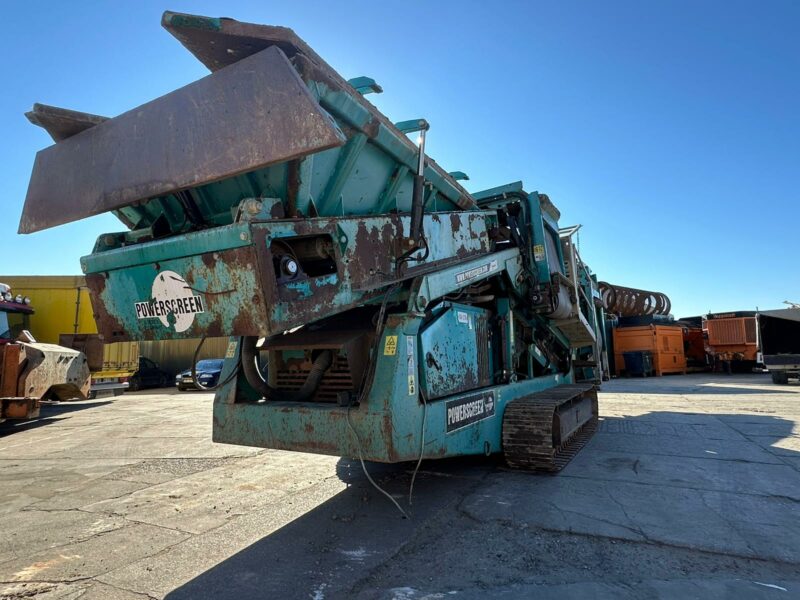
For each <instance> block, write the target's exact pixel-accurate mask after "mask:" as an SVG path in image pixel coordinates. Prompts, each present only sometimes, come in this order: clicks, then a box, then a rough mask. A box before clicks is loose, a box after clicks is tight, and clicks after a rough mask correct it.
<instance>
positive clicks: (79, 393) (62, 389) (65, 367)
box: [18, 343, 90, 400]
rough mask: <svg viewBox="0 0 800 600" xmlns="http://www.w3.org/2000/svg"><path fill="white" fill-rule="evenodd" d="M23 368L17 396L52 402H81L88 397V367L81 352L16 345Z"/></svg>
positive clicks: (43, 345) (48, 345) (59, 347)
mask: <svg viewBox="0 0 800 600" xmlns="http://www.w3.org/2000/svg"><path fill="white" fill-rule="evenodd" d="M20 345H21V346H22V351H23V353H24V355H25V359H26V360H25V364H24V367H23V369H22V372H21V374H20V383H19V390H18V392H19V395H20V396H24V397H26V398H37V399H41V398H54V399H56V400H72V399H75V398H79V399H85V398H86V397H87V396H88V393H89V385H90V378H89V366H88V364H87V363H86V356H84V354H83V353H82V352H78V351H77V350H72V349H71V348H64V347H63V346H56V345H55V344H38V343H33V344H28V343H23V344H20Z"/></svg>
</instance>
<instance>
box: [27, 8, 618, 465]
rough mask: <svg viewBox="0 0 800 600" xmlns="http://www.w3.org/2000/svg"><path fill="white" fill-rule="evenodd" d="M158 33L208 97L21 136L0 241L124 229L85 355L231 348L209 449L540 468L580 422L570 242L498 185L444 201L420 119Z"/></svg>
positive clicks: (305, 58)
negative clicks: (98, 342)
mask: <svg viewBox="0 0 800 600" xmlns="http://www.w3.org/2000/svg"><path fill="white" fill-rule="evenodd" d="M162 24H163V26H164V27H165V28H166V29H167V30H168V31H169V32H170V33H171V34H173V35H174V36H175V37H176V38H177V39H178V40H179V41H180V42H181V43H182V44H183V45H184V46H185V47H186V48H187V49H188V50H189V51H190V52H191V53H192V54H194V55H195V56H196V57H197V58H198V59H199V60H200V61H201V62H202V63H203V64H204V65H206V66H207V67H208V68H209V69H210V70H211V71H212V73H211V75H209V76H207V77H205V78H203V79H201V80H199V81H196V82H194V83H191V84H189V85H187V86H185V87H183V88H180V89H178V90H176V91H174V92H172V93H170V94H167V95H166V96H163V97H161V98H158V99H156V100H153V101H152V102H149V103H147V104H144V105H142V106H140V107H138V108H136V109H134V110H132V111H130V112H127V113H125V114H122V115H119V116H117V117H114V118H111V119H108V118H105V117H102V116H98V115H91V114H86V113H78V112H75V111H69V110H65V109H60V108H55V107H49V106H44V105H36V106H35V107H34V109H33V111H32V112H31V113H29V114H28V117H29V119H30V120H31V121H32V122H34V123H36V124H37V125H40V126H42V127H44V128H45V129H47V130H48V131H49V132H50V133H51V135H52V136H53V138H54V139H55V140H56V143H55V144H54V145H53V146H50V147H48V148H46V149H44V150H42V151H40V152H39V153H38V154H37V158H36V162H35V165H34V169H33V174H32V177H31V182H30V186H29V189H28V195H27V198H26V202H25V209H24V212H23V215H22V219H21V223H20V232H22V233H30V232H35V231H38V230H41V229H45V228H47V227H53V226H56V225H59V224H62V223H66V222H70V221H75V220H78V219H83V218H86V217H89V216H91V215H95V214H98V213H102V212H109V211H110V212H113V213H114V214H115V215H116V216H117V217H118V218H119V219H120V220H121V221H122V222H123V223H124V224H125V225H126V227H127V230H126V231H122V232H115V233H108V234H105V235H102V236H100V238H99V239H98V240H97V243H96V244H95V247H94V250H93V252H92V253H91V254H90V255H88V256H86V257H84V258H83V259H82V261H81V264H82V268H83V271H84V273H85V274H86V282H87V285H88V286H89V288H90V290H91V295H92V303H93V307H94V313H95V316H96V320H97V324H98V328H99V331H100V333H102V334H103V336H104V338H105V339H106V341H122V340H131V339H144V340H151V339H177V338H202V337H204V336H221V335H225V336H230V343H229V346H228V352H227V356H226V360H225V365H224V369H223V372H222V374H221V376H220V384H219V386H218V389H217V391H216V396H215V401H214V430H213V438H214V440H215V441H218V442H225V443H232V444H244V445H251V446H261V447H268V448H281V449H287V450H295V451H307V452H318V453H326V454H333V455H340V456H346V457H357V456H361V457H363V458H364V459H369V460H374V461H383V462H399V461H408V460H416V459H418V458H439V457H446V456H458V455H468V454H484V453H485V454H490V453H495V452H501V451H502V452H503V453H504V454H505V457H506V460H507V461H508V463H509V464H510V465H512V466H514V467H519V468H524V469H542V470H548V471H555V470H558V469H560V468H561V467H562V466H563V465H564V464H565V463H566V461H568V460H569V458H571V457H572V456H573V455H574V453H575V452H577V450H578V449H580V447H581V446H582V445H583V444H584V443H585V441H586V440H587V439H588V438H589V436H590V435H591V433H592V432H593V431H594V428H595V426H596V423H597V395H596V391H595V387H594V385H593V384H592V383H576V382H575V376H574V371H573V365H572V359H573V357H574V356H576V355H577V353H578V352H579V351H581V352H583V354H584V356H585V355H586V354H587V353H586V348H590V349H591V348H595V352H594V355H599V346H598V344H599V343H600V340H599V335H600V333H599V332H600V331H601V323H599V322H598V320H599V319H600V318H601V317H602V311H601V310H598V307H599V306H600V295H599V292H598V290H597V281H596V278H595V277H594V276H593V275H592V274H591V272H590V271H589V270H588V267H586V265H585V264H584V263H583V262H582V261H581V260H580V257H579V256H578V253H577V249H576V248H575V246H574V244H573V235H574V233H575V231H577V228H575V227H572V228H565V229H559V223H558V221H559V217H560V214H559V211H558V210H557V209H556V207H555V206H554V205H553V203H552V202H551V201H550V200H549V198H548V197H547V196H546V195H544V194H540V193H536V192H529V191H526V190H525V189H524V188H523V185H522V184H521V183H519V182H517V183H511V184H508V185H503V186H500V187H497V188H494V189H489V190H486V191H483V192H480V193H469V192H467V190H465V189H464V188H463V187H462V186H461V185H460V184H459V182H458V181H459V180H460V179H464V178H465V175H464V174H463V173H460V172H454V173H447V172H445V171H444V170H443V169H442V168H441V167H439V166H438V165H437V164H436V163H435V162H434V161H433V160H432V159H431V158H429V157H427V156H426V155H425V153H424V145H425V135H426V131H427V129H428V123H427V122H426V121H425V120H424V119H412V120H405V121H402V122H399V123H392V122H390V121H389V120H388V119H387V118H386V117H385V116H384V115H383V114H381V113H380V112H379V111H378V110H377V109H376V108H375V107H374V106H373V105H372V104H371V103H369V102H368V101H367V100H366V99H365V98H364V96H365V95H366V94H369V93H375V92H379V91H381V89H380V87H379V86H378V84H377V83H376V82H375V81H373V80H372V79H369V78H367V77H358V78H356V79H351V80H349V81H345V80H344V79H343V78H342V77H341V76H340V75H339V74H338V73H337V72H336V71H335V70H334V69H332V68H331V67H330V66H329V65H327V64H326V63H325V62H324V61H323V60H322V59H321V58H320V57H319V56H318V55H317V54H316V53H315V52H314V51H313V50H312V49H311V48H309V47H308V46H307V45H306V44H305V42H303V41H302V40H301V39H300V38H299V37H297V36H296V35H295V34H294V33H293V32H292V31H291V30H289V29H285V28H281V27H270V26H263V25H254V24H249V23H241V22H237V21H235V20H232V19H216V18H208V17H199V16H193V15H185V14H176V13H171V12H167V13H165V14H164V16H163V21H162ZM409 134H413V135H414V136H417V137H418V141H417V142H416V143H415V142H414V141H412V140H411V139H409V137H408V135H409ZM589 354H592V352H589ZM592 364H593V363H591V362H586V361H584V362H583V363H582V367H581V368H582V369H583V368H584V367H586V366H587V365H588V366H590V367H591V365H592ZM594 364H596V363H594ZM587 378H591V379H599V377H590V376H587Z"/></svg>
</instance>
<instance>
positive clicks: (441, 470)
mask: <svg viewBox="0 0 800 600" xmlns="http://www.w3.org/2000/svg"><path fill="white" fill-rule="evenodd" d="M600 410H601V415H602V422H601V427H600V430H599V433H598V434H597V435H596V436H595V437H594V439H593V440H592V441H591V442H590V443H589V444H588V445H587V446H586V448H584V450H583V451H582V453H581V454H580V455H579V456H578V457H577V458H576V459H575V460H574V461H573V462H572V463H571V464H570V465H569V466H568V467H567V468H566V469H565V470H564V471H563V472H562V473H561V474H560V475H558V476H537V475H529V474H525V473H516V472H509V471H506V470H504V469H503V467H502V463H501V462H500V461H499V460H493V459H483V458H479V459H460V460H448V461H439V462H429V463H425V464H423V468H422V471H421V473H420V475H419V476H418V478H417V482H416V485H415V488H414V497H413V506H412V507H411V508H410V511H411V513H412V518H411V519H410V520H405V519H402V518H401V517H400V516H399V514H398V513H397V511H396V509H395V508H394V507H393V506H391V505H390V504H389V502H388V501H387V500H386V499H385V498H383V497H382V496H380V495H379V494H378V493H377V492H375V491H374V490H373V489H372V488H371V487H370V486H369V484H368V483H367V482H366V480H365V479H364V477H363V475H362V474H361V471H360V465H358V463H353V462H351V461H346V460H339V459H337V458H333V457H326V456H317V455H308V454H305V455H304V454H293V453H289V452H278V451H263V450H258V449H250V448H241V447H236V446H224V445H217V444H213V443H211V441H210V436H211V395H210V394H201V393H176V392H174V391H171V390H157V391H156V392H155V393H152V392H151V393H147V392H140V393H136V394H126V395H125V396H123V397H120V398H115V399H113V400H102V399H101V400H97V401H87V402H80V403H74V404H62V405H53V406H47V407H45V408H44V410H43V411H42V418H41V419H40V420H38V421H35V422H30V423H21V424H10V423H5V424H3V425H0V598H2V599H3V600H9V599H11V598H14V599H17V598H32V597H35V598H37V599H47V600H56V599H59V600H62V599H74V598H81V599H82V600H97V599H103V600H115V599H118V600H135V599H142V598H167V599H169V600H184V599H186V600H188V599H192V600H197V599H204V598H208V599H212V598H213V599H223V600H226V599H230V600H234V599H235V600H246V599H251V598H252V599H255V598H281V599H283V598H303V599H307V598H310V599H313V600H323V599H331V598H358V599H363V600H366V599H373V598H395V599H398V600H411V599H415V600H416V599H422V598H426V599H433V598H451V597H452V598H454V599H477V598H504V599H505V598H509V599H510V598H532V597H536V598H624V599H628V598H653V597H661V598H681V599H683V598H717V597H719V598H776V599H781V598H787V599H788V598H792V597H794V598H798V597H800V386H797V385H790V386H775V385H773V384H772V383H771V382H770V380H769V378H768V377H766V376H761V375H737V376H722V375H720V376H712V375H708V374H702V375H689V376H684V377H681V376H672V377H663V378H658V379H646V380H639V379H637V380H620V381H613V382H609V383H607V384H605V385H604V386H603V390H602V393H601V395H600ZM370 468H371V470H372V473H373V474H374V476H375V477H376V479H378V480H379V481H380V482H381V484H382V485H384V486H385V487H386V488H387V489H388V490H389V491H390V492H392V493H393V494H395V496H396V498H397V499H398V501H400V502H401V503H403V505H404V506H406V505H407V499H406V498H405V497H404V495H405V494H406V493H407V490H408V484H409V480H410V472H409V471H410V467H409V465H394V466H382V465H370Z"/></svg>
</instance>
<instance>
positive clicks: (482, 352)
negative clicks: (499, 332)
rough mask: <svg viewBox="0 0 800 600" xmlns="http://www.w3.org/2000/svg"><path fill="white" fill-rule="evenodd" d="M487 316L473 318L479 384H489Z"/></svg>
mask: <svg viewBox="0 0 800 600" xmlns="http://www.w3.org/2000/svg"><path fill="white" fill-rule="evenodd" d="M487 321H488V320H487V318H486V316H485V315H481V316H479V317H477V318H476V319H475V341H476V343H477V346H478V381H479V383H480V385H489V383H491V382H490V376H491V374H490V373H489V332H488V329H489V328H488V326H487Z"/></svg>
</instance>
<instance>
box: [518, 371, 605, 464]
mask: <svg viewBox="0 0 800 600" xmlns="http://www.w3.org/2000/svg"><path fill="white" fill-rule="evenodd" d="M586 395H589V397H590V398H591V399H592V416H591V418H590V419H589V420H588V421H587V422H586V423H585V424H584V425H583V426H582V427H581V428H580V429H578V430H577V431H575V432H574V433H573V434H572V435H571V436H570V437H569V439H567V440H566V441H565V442H563V443H562V444H561V445H560V446H559V447H558V448H556V447H555V446H554V445H553V422H554V416H555V413H556V411H557V410H558V408H559V407H561V406H563V405H565V404H568V403H569V402H570V401H572V400H575V399H578V398H581V397H584V396H586ZM597 418H598V407H597V390H596V388H595V387H594V385H592V384H566V385H559V386H556V387H553V388H550V389H549V390H545V391H543V392H537V393H535V394H533V395H531V396H527V397H525V398H518V399H516V400H512V401H511V402H509V403H508V405H507V406H506V410H505V413H503V454H504V455H505V459H506V462H507V463H508V465H509V466H510V467H512V468H514V469H523V470H526V471H544V472H548V473H555V472H558V471H560V470H561V469H563V468H564V466H565V465H566V464H567V463H568V462H569V461H570V460H572V459H573V457H574V456H575V455H576V454H578V452H579V451H580V450H581V448H583V447H584V446H585V445H586V442H588V441H589V440H590V439H591V438H592V435H594V432H595V431H596V430H597Z"/></svg>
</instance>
